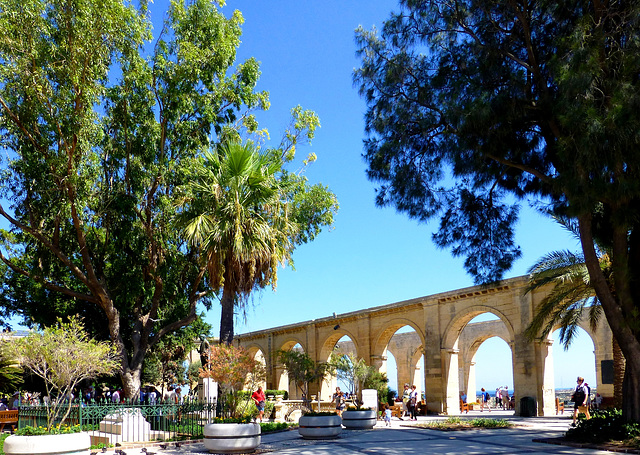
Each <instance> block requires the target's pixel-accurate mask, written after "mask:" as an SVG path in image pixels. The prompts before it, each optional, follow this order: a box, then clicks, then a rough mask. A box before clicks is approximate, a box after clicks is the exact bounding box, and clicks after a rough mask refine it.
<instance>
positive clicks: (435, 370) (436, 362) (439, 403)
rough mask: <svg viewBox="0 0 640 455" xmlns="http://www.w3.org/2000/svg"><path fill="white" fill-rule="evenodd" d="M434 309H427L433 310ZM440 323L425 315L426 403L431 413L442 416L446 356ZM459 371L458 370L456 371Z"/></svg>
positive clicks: (426, 308) (428, 308)
mask: <svg viewBox="0 0 640 455" xmlns="http://www.w3.org/2000/svg"><path fill="white" fill-rule="evenodd" d="M432 309H433V308H432V307H425V314H426V312H427V311H426V310H432ZM440 345H441V340H440V335H439V322H438V320H437V318H433V317H432V318H427V316H426V315H425V343H424V346H423V349H424V352H423V355H424V379H425V387H424V392H425V401H426V402H427V409H428V410H429V411H430V412H434V413H436V414H440V413H442V412H444V410H445V393H446V385H447V383H446V381H445V379H444V373H443V372H444V371H445V370H444V362H445V361H444V360H443V358H442V356H443V355H444V354H443V353H442V352H441V350H440ZM456 371H457V370H456Z"/></svg>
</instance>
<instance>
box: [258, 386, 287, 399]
mask: <svg viewBox="0 0 640 455" xmlns="http://www.w3.org/2000/svg"><path fill="white" fill-rule="evenodd" d="M264 394H265V395H266V396H269V395H273V396H274V397H276V396H278V395H284V399H285V400H288V399H289V392H288V391H286V390H276V389H267V390H265V391H264Z"/></svg>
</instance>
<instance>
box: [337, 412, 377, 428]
mask: <svg viewBox="0 0 640 455" xmlns="http://www.w3.org/2000/svg"><path fill="white" fill-rule="evenodd" d="M376 421H377V418H376V411H374V410H373V409H367V410H361V411H344V412H343V413H342V425H344V427H345V428H346V429H348V430H365V429H366V430H368V429H371V428H373V427H375V426H376Z"/></svg>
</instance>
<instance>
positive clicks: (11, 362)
mask: <svg viewBox="0 0 640 455" xmlns="http://www.w3.org/2000/svg"><path fill="white" fill-rule="evenodd" d="M6 343H8V341H0V393H2V394H12V393H13V392H15V391H16V390H18V387H19V386H20V385H21V384H22V368H21V367H20V363H19V362H18V360H17V359H16V358H15V357H14V356H13V355H12V353H11V352H10V350H9V349H8V348H7V345H6Z"/></svg>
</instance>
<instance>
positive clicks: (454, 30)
mask: <svg viewBox="0 0 640 455" xmlns="http://www.w3.org/2000/svg"><path fill="white" fill-rule="evenodd" d="M639 13H640V4H638V3H637V2H605V3H602V2H588V1H579V0H574V1H568V2H560V3H558V2H549V1H530V2H500V1H489V2H485V1H482V2H480V1H475V0H469V1H454V2H449V1H442V0H435V1H430V2H416V1H410V0H404V1H401V4H400V12H398V13H395V14H392V16H391V17H390V18H389V19H388V20H387V21H386V22H385V24H384V27H383V28H382V30H381V32H380V33H378V32H377V31H375V30H373V31H365V30H363V29H360V30H359V31H358V32H357V42H358V44H359V55H360V56H361V58H362V66H361V68H360V69H358V70H357V71H356V73H355V81H356V84H357V85H358V86H359V88H360V93H361V94H362V96H363V97H364V98H365V99H366V101H367V112H366V117H365V120H366V132H367V135H368V137H367V139H366V141H365V152H364V158H365V160H366V161H367V163H368V176H369V178H370V179H371V180H373V181H375V182H377V184H378V193H377V203H378V204H379V205H394V206H395V207H396V208H397V209H398V210H400V211H402V212H405V213H407V214H408V215H409V216H410V217H412V218H416V219H418V220H422V221H424V220H428V219H431V218H434V217H440V227H439V230H438V232H437V233H436V234H434V236H433V238H434V240H435V242H436V243H437V244H438V245H439V246H442V247H448V248H451V251H452V252H453V254H454V255H464V256H465V257H466V260H465V268H466V269H467V271H468V272H469V273H471V274H472V275H473V276H474V277H475V278H476V281H477V282H478V283H486V282H490V281H495V280H498V279H500V278H501V277H502V276H503V275H504V273H505V272H506V271H507V270H508V269H509V268H510V267H511V265H512V264H513V261H514V260H515V259H517V258H518V257H519V256H520V250H519V247H518V245H516V244H515V239H514V228H515V226H516V224H517V221H518V217H517V215H518V204H520V203H522V202H523V201H527V202H529V203H532V204H535V205H537V206H538V207H541V208H544V209H545V210H549V211H550V212H551V213H553V214H555V215H562V216H568V217H570V218H574V219H576V220H577V221H578V226H579V233H580V240H581V244H582V249H583V253H584V257H585V264H586V266H587V269H588V271H589V275H590V277H591V282H592V283H593V286H594V289H595V292H596V293H597V295H598V299H599V300H600V302H601V303H602V309H603V311H604V314H605V315H606V317H607V321H608V323H609V325H610V326H611V329H612V331H613V333H614V335H615V337H616V338H617V340H618V342H619V344H620V347H621V349H622V350H623V352H624V354H625V358H626V359H627V370H626V377H625V384H626V385H625V391H626V395H625V401H624V406H625V408H624V413H625V416H626V417H627V418H631V419H634V420H640V385H639V384H640V381H639V379H640V324H639V323H638V321H639V320H640V319H639V318H638V315H639V314H640V287H639V286H638V285H637V284H638V281H639V280H640V260H639V258H640V242H638V235H639V234H640V225H639V221H638V220H640V218H639V217H638V210H640V204H639V202H640V186H639V185H640V184H639V182H640V156H639V155H638V154H639V153H640V147H639V145H640V136H639V135H638V131H640V110H639V109H638V107H639V102H640V90H639V89H640V79H639V78H638V72H639V71H638V70H639V69H640V48H639V46H638V45H639V43H640V41H639V40H638V38H639V37H638V32H639V24H638V21H639V20H640V14H639ZM594 238H597V239H599V240H600V241H602V242H603V244H602V245H603V247H605V248H607V249H609V248H610V249H611V251H612V256H611V264H612V271H613V277H614V278H613V280H614V289H615V293H613V292H611V289H610V287H609V286H608V283H607V280H606V277H605V276H604V275H603V272H602V270H601V269H600V266H599V263H598V256H597V251H596V247H595V246H594Z"/></svg>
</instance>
